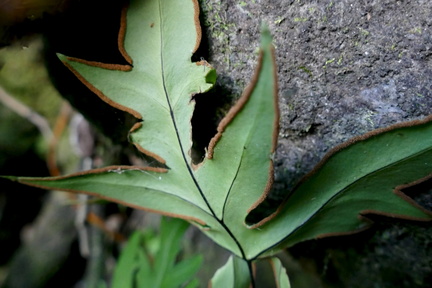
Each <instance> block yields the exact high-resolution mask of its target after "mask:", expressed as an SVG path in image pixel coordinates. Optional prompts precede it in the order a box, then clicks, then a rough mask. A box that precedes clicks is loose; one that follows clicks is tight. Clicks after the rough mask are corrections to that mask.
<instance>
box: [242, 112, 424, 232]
mask: <svg viewBox="0 0 432 288" xmlns="http://www.w3.org/2000/svg"><path fill="white" fill-rule="evenodd" d="M431 122H432V115H429V116H426V117H425V118H423V119H418V120H412V121H408V122H401V123H396V124H393V125H391V126H388V127H384V128H379V129H376V130H373V131H370V132H368V133H365V134H363V135H359V136H357V137H353V138H351V139H349V140H348V141H346V142H344V143H342V144H339V145H337V146H336V147H334V148H332V149H330V151H329V152H327V153H326V155H324V157H323V158H322V160H321V161H320V162H319V163H318V164H317V165H316V166H315V167H314V168H313V169H312V171H310V172H309V173H308V174H306V176H304V177H303V178H302V179H301V180H300V181H299V182H298V183H297V184H296V186H295V187H294V188H293V189H292V191H291V193H290V194H289V195H288V196H287V198H286V199H285V200H284V201H283V202H282V203H281V205H280V206H279V207H278V209H277V210H276V211H275V212H273V213H272V214H271V215H269V216H267V217H265V218H264V219H262V220H261V221H259V222H258V223H255V224H254V225H253V226H251V227H253V228H258V227H261V226H263V225H264V224H265V223H267V222H269V221H271V220H272V219H273V218H274V217H276V215H278V214H279V213H280V212H281V211H282V210H283V209H284V208H285V205H286V203H287V201H288V199H289V197H290V195H292V193H294V192H295V190H296V189H297V187H299V186H300V185H301V184H302V183H304V182H305V181H307V180H308V179H309V178H310V177H312V176H313V175H314V174H315V173H317V172H318V171H319V170H320V169H321V168H322V167H323V166H324V165H325V164H326V163H327V162H328V161H329V160H330V159H331V158H332V157H333V156H334V155H335V154H336V153H338V152H340V151H342V150H344V149H346V148H348V147H350V146H351V145H354V144H356V143H359V142H362V141H365V140H368V139H370V138H373V137H375V136H377V135H379V134H382V133H385V132H389V131H392V130H396V129H400V128H409V127H413V126H419V125H425V124H428V123H431ZM429 179H432V174H430V175H428V176H426V177H423V178H421V179H418V180H416V181H414V182H411V183H408V184H402V185H399V186H396V187H395V188H394V189H393V193H394V194H396V195H397V196H399V197H401V198H402V199H403V200H405V201H406V202H408V203H409V204H411V205H412V206H414V207H416V208H417V209H419V210H420V211H422V212H423V213H425V214H426V215H430V216H431V218H430V219H424V218H415V217H409V216H404V215H394V214H391V213H384V212H380V211H375V210H362V211H359V215H358V217H359V218H360V220H361V221H364V222H366V223H367V225H366V226H367V227H362V228H360V229H357V230H354V231H347V232H335V233H326V234H322V235H318V236H317V237H316V238H317V239H319V238H325V237H331V236H342V235H351V234H355V233H358V232H361V231H364V230H366V229H368V228H369V227H370V225H372V224H373V221H372V220H370V219H368V218H367V215H368V214H373V215H380V216H386V217H391V218H397V219H405V220H412V221H420V222H428V221H432V211H430V210H427V209H426V208H424V207H422V206H421V205H420V204H418V203H417V202H415V201H414V200H413V199H412V198H411V197H409V196H408V195H406V194H405V193H404V192H403V190H404V189H407V188H409V187H413V186H415V185H418V184H420V183H422V182H425V181H427V180H429Z"/></svg>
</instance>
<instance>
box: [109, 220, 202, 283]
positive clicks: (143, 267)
mask: <svg viewBox="0 0 432 288" xmlns="http://www.w3.org/2000/svg"><path fill="white" fill-rule="evenodd" d="M188 226H189V224H188V223H187V222H185V221H183V220H179V219H168V218H162V220H161V225H160V229H161V233H160V235H157V236H154V239H149V238H148V237H146V233H144V232H142V231H136V232H134V233H133V234H132V236H131V238H130V239H129V241H128V243H127V245H126V246H125V248H124V249H123V251H122V253H121V255H120V258H119V262H118V264H117V266H116V269H115V271H114V276H113V284H112V285H113V286H112V287H113V288H129V287H130V288H132V287H135V286H136V285H137V286H138V287H155V288H177V287H181V286H182V285H185V284H188V285H189V284H190V285H195V284H194V283H196V281H195V280H194V279H192V278H193V276H194V275H195V274H196V272H197V271H198V270H199V268H200V266H201V263H202V257H201V256H200V255H197V256H194V257H191V258H189V259H185V260H182V261H180V262H178V263H176V258H177V256H178V253H179V252H180V245H181V239H182V237H183V234H184V232H185V231H186V229H187V227H188ZM153 241H157V242H158V245H157V246H158V249H157V251H155V253H154V254H153V253H152V251H151V250H152V249H151V248H152V247H150V246H154V245H153V244H154V243H151V242H153Z"/></svg>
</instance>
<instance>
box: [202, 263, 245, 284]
mask: <svg viewBox="0 0 432 288" xmlns="http://www.w3.org/2000/svg"><path fill="white" fill-rule="evenodd" d="M249 285H250V274H249V268H248V264H247V262H246V261H244V260H242V259H240V258H238V257H235V256H230V258H229V259H228V261H227V263H225V265H224V266H222V267H221V268H219V269H218V270H217V271H216V273H215V275H214V276H213V278H212V279H211V282H210V287H213V288H222V287H223V288H249Z"/></svg>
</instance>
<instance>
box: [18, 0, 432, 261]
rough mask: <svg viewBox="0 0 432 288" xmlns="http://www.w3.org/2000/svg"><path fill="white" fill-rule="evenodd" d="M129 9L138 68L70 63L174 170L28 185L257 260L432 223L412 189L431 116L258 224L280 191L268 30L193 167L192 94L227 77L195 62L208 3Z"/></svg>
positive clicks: (306, 184) (128, 49)
mask: <svg viewBox="0 0 432 288" xmlns="http://www.w3.org/2000/svg"><path fill="white" fill-rule="evenodd" d="M127 11H128V12H127V14H126V12H125V13H124V17H123V22H122V23H123V24H122V29H121V31H120V36H119V43H120V44H121V45H120V51H122V53H123V55H124V56H125V59H128V61H129V62H130V63H131V66H128V65H123V66H121V65H113V64H106V63H94V62H88V61H83V60H79V59H71V58H67V57H65V56H62V55H60V56H59V57H61V58H62V59H63V60H64V61H65V65H67V66H68V67H69V68H70V69H71V70H72V71H73V72H74V73H75V75H77V77H78V78H79V79H80V80H81V81H82V82H83V83H85V84H86V85H87V86H88V87H89V89H91V90H93V91H94V92H95V93H96V94H97V95H98V96H99V97H101V99H103V100H104V101H106V102H107V103H109V104H111V105H113V106H114V107H117V108H119V109H122V110H125V111H128V112H130V113H131V114H133V115H135V116H136V117H137V118H139V119H142V120H143V121H142V122H138V123H137V124H136V125H134V126H133V127H132V128H131V132H130V140H131V141H132V142H133V143H134V145H135V146H136V147H137V148H138V149H139V150H140V151H141V152H142V153H144V154H146V155H148V156H150V157H152V158H153V159H155V161H157V162H159V164H158V166H157V167H166V168H155V167H132V166H112V167H106V168H101V169H96V170H91V171H87V172H83V173H77V174H73V175H69V176H65V177H57V178H45V179H38V178H18V179H17V180H18V181H20V182H21V183H25V184H28V185H33V186H37V187H42V188H49V189H60V190H65V191H71V192H77V193H87V194H90V195H95V196H98V197H101V198H105V199H108V200H112V201H115V202H118V203H122V204H125V205H128V206H130V207H135V208H139V209H146V210H149V211H154V212H158V213H161V214H164V215H168V216H173V217H178V218H183V219H186V220H189V221H190V222H191V223H194V224H195V225H197V226H198V227H199V228H201V229H202V231H203V232H204V233H206V234H207V235H208V236H209V237H211V238H212V239H213V240H214V241H216V242H217V243H218V244H220V245H221V246H223V247H225V248H227V249H229V250H230V251H232V252H233V253H234V254H235V255H237V256H239V257H240V258H242V259H247V260H254V259H255V258H258V257H261V256H266V255H272V254H274V253H275V252H277V251H279V250H280V249H283V248H285V247H287V246H291V245H294V244H295V243H298V242H300V241H304V240H307V239H314V238H319V237H324V236H328V235H339V234H346V233H352V232H355V231H360V230H362V229H365V228H367V227H368V226H369V225H370V221H369V220H367V218H366V216H367V214H369V213H374V214H383V215H388V216H391V217H398V218H407V219H414V220H425V221H426V220H428V221H429V220H431V219H432V216H431V213H430V212H429V211H426V210H424V209H421V208H420V207H418V205H416V204H415V203H414V202H413V201H412V200H411V199H409V198H408V197H407V196H405V195H404V194H403V193H402V192H401V188H403V187H405V186H407V185H411V184H410V183H418V182H419V181H420V180H419V179H426V178H427V177H431V176H429V175H432V116H430V117H428V118H426V119H425V120H422V121H414V122H408V123H405V124H400V125H397V126H393V127H390V128H387V129H383V130H378V131H374V132H372V133H369V134H366V135H364V136H362V137H359V138H355V139H353V140H351V141H348V142H347V143H345V144H343V145H341V146H339V147H337V148H335V149H334V150H333V151H331V152H330V153H329V154H328V155H327V156H326V157H325V159H324V160H323V161H322V162H321V163H320V164H319V165H318V166H317V167H316V168H315V169H314V171H313V172H312V173H311V174H309V175H308V176H307V177H306V178H305V179H304V180H303V181H302V182H301V183H299V184H298V185H297V186H296V187H295V189H294V190H293V191H292V192H291V194H290V195H289V197H288V198H287V199H286V201H285V203H284V205H282V206H281V207H280V208H279V209H278V210H277V213H274V214H273V215H271V216H270V217H267V218H265V219H263V220H262V221H259V222H257V223H256V222H254V221H252V220H250V219H251V217H248V216H250V215H252V214H254V212H255V208H256V207H258V206H259V205H260V204H261V203H262V202H263V200H264V199H265V197H266V195H267V193H268V192H269V190H270V187H271V185H272V182H273V161H272V158H273V153H274V150H275V147H276V140H277V135H278V121H279V111H278V106H277V103H278V102H277V76H276V72H275V71H276V70H277V69H276V64H275V57H274V51H273V50H274V49H273V46H272V45H271V41H272V40H271V36H270V32H269V31H268V29H266V28H264V29H263V32H262V40H261V49H260V56H259V59H258V67H257V69H256V72H255V74H254V77H253V79H252V81H251V84H250V85H249V86H248V87H247V88H246V89H245V91H244V93H243V95H242V96H241V98H240V99H239V100H238V102H237V104H236V105H235V106H234V107H232V109H231V110H230V111H229V112H228V114H227V116H226V117H225V118H224V119H223V120H222V121H221V123H220V124H219V126H218V133H217V135H216V136H215V137H214V138H213V139H212V140H211V142H210V144H209V147H208V152H207V155H206V159H204V161H203V162H202V163H200V164H199V165H192V163H191V158H190V156H189V154H190V149H191V126H190V119H191V117H192V113H193V109H194V101H193V96H194V95H195V94H197V93H201V92H204V91H207V90H209V89H210V88H211V87H212V85H213V84H214V81H215V79H216V78H215V72H214V70H213V69H212V68H211V67H209V65H208V63H207V62H205V61H200V62H198V63H192V62H191V60H190V59H191V56H192V54H193V52H194V51H195V50H196V49H197V47H198V44H199V41H200V35H201V32H200V31H201V30H200V27H199V25H198V11H199V9H198V4H197V2H196V1H186V0H184V1H180V0H165V1H161V0H149V1H131V4H130V7H129V9H128V10H127ZM123 43H124V45H123ZM132 65H133V67H132ZM164 165H165V166H164ZM170 255H171V254H170ZM167 257H168V255H167Z"/></svg>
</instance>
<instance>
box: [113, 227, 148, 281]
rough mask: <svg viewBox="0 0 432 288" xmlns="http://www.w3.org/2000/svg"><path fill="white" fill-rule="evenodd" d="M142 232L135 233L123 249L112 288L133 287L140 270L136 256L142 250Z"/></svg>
mask: <svg viewBox="0 0 432 288" xmlns="http://www.w3.org/2000/svg"><path fill="white" fill-rule="evenodd" d="M142 237H143V235H142V232H140V231H135V232H134V233H133V234H132V236H131V237H130V238H129V240H128V243H127V245H126V246H125V247H124V248H123V251H122V253H121V254H120V257H119V260H118V262H117V265H116V269H115V270H114V274H113V280H112V284H111V285H112V288H123V287H133V283H134V281H135V280H134V278H135V274H136V272H137V271H138V269H139V266H138V263H137V261H136V255H137V253H138V250H139V249H142V247H141V244H142V243H141V242H142Z"/></svg>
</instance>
